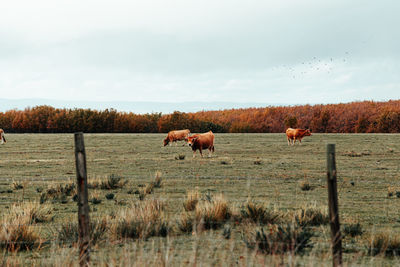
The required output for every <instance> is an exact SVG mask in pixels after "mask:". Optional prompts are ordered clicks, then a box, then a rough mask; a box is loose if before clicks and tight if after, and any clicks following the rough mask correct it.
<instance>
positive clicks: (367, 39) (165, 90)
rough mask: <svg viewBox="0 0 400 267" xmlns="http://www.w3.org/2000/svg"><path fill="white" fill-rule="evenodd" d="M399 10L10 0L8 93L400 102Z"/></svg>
mask: <svg viewBox="0 0 400 267" xmlns="http://www.w3.org/2000/svg"><path fill="white" fill-rule="evenodd" d="M396 7H400V4H397V3H393V1H381V2H374V3H369V4H368V5H365V4H364V1H361V0H357V1H352V2H348V1H344V0H340V1H334V2H326V1H325V2H322V1H316V0H313V1H311V0H310V1H260V0H250V1H235V0H234V1H232V0H229V1H228V0H221V1H211V0H205V1H200V2H196V1H186V0H185V1H184V0H168V1H165V0H149V1H123V0H117V1H112V2H111V1H92V0H88V1H77V0H71V1H64V2H54V1H50V0H48V1H44V0H38V1H34V2H32V1H18V2H15V1H8V2H5V3H3V4H2V9H0V70H1V73H2V75H1V76H0V90H2V92H4V93H3V94H4V96H3V97H5V98H34V97H40V98H62V99H75V100H115V101H118V100H129V101H137V100H141V101H167V102H174V101H221V100H224V101H232V102H242V101H244V102H260V101H261V102H267V103H274V102H275V103H289V104H301V103H318V102H326V103H328V102H340V101H351V100H354V99H357V100H362V99H379V100H381V99H382V98H385V97H386V95H387V96H388V97H389V96H390V97H391V98H399V97H400V93H398V92H399V88H398V85H399V82H400V81H399V80H400V78H399V77H400V73H399V69H400V68H399V67H400V66H399V63H398V62H399V59H400V58H399V56H400V53H398V47H399V46H400V36H399V35H398V34H397V29H396V27H395V26H394V25H398V24H400V17H399V16H398V15H397V13H396V10H397V9H398V8H396ZM365 88H370V89H368V90H366V89H365ZM371 88H377V89H376V90H378V91H379V92H385V94H386V95H382V93H379V92H376V91H374V90H375V89H371ZM194 92H197V93H194ZM199 92H200V93H199Z"/></svg>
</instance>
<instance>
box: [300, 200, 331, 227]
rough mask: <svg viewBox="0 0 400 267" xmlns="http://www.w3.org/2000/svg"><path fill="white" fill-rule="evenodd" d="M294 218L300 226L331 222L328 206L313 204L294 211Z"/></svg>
mask: <svg viewBox="0 0 400 267" xmlns="http://www.w3.org/2000/svg"><path fill="white" fill-rule="evenodd" d="M293 219H294V221H295V222H296V223H297V224H299V225H300V226H318V225H325V224H328V223H329V214H328V210H327V208H325V207H324V208H322V207H317V206H316V204H311V205H305V206H303V207H301V208H300V209H298V210H296V211H294V213H293Z"/></svg>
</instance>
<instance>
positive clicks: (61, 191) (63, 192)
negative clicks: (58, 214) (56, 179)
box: [40, 182, 77, 204]
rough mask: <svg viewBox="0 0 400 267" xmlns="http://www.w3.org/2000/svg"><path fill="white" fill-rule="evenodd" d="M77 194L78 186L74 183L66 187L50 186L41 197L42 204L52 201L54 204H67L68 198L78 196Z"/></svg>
mask: <svg viewBox="0 0 400 267" xmlns="http://www.w3.org/2000/svg"><path fill="white" fill-rule="evenodd" d="M76 192H77V191H76V184H75V183H72V182H71V183H68V184H65V185H62V184H58V185H49V188H48V189H47V190H46V192H43V193H42V194H41V195H40V203H44V202H46V201H49V200H51V201H52V202H61V203H64V204H65V203H67V202H68V197H70V196H73V195H76Z"/></svg>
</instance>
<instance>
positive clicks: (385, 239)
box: [368, 230, 400, 257]
mask: <svg viewBox="0 0 400 267" xmlns="http://www.w3.org/2000/svg"><path fill="white" fill-rule="evenodd" d="M368 252H369V254H370V255H372V256H375V255H385V256H389V257H391V256H397V257H398V256H400V235H399V234H396V233H393V231H392V230H387V231H384V232H379V233H376V234H373V235H372V236H371V237H370V238H369V240H368Z"/></svg>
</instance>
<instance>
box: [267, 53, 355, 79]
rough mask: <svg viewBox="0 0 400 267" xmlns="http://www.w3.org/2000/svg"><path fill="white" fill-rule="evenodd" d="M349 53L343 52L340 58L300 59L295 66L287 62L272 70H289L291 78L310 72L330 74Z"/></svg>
mask: <svg viewBox="0 0 400 267" xmlns="http://www.w3.org/2000/svg"><path fill="white" fill-rule="evenodd" d="M349 55H350V53H349V52H345V54H344V56H343V57H340V58H333V57H330V58H327V59H321V58H317V57H313V58H312V59H311V60H309V61H302V62H301V63H299V64H297V65H295V66H293V65H292V66H289V65H287V64H284V65H281V66H277V67H273V68H272V70H275V71H280V72H281V71H284V72H286V73H287V71H288V70H289V71H290V72H289V73H290V76H291V77H292V78H293V79H296V78H300V77H303V76H304V75H307V74H311V73H316V72H319V73H326V74H331V73H332V72H333V70H334V67H335V66H337V65H338V64H344V63H346V62H347V61H348V56H349Z"/></svg>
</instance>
